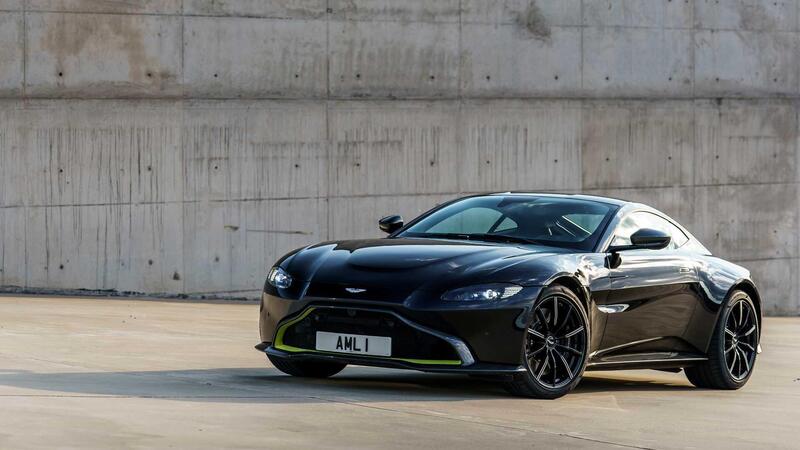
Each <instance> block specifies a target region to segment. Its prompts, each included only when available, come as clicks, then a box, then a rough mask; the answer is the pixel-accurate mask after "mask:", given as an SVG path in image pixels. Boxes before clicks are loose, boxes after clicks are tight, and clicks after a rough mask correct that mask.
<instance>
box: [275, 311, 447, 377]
mask: <svg viewBox="0 0 800 450" xmlns="http://www.w3.org/2000/svg"><path fill="white" fill-rule="evenodd" d="M315 309H317V308H308V309H306V310H305V311H303V313H302V314H300V315H299V316H297V317H295V318H294V319H291V320H289V321H288V322H286V323H284V324H282V325H281V326H280V327H278V331H277V332H276V333H275V343H274V344H273V347H275V348H276V349H278V350H282V351H284V352H289V353H316V354H322V355H335V356H343V355H344V356H346V355H351V356H358V357H359V358H371V359H388V360H392V361H402V362H406V363H411V364H419V365H426V366H460V365H461V360H458V359H414V358H392V357H388V358H383V357H376V356H371V355H357V354H352V353H338V352H326V351H322V350H312V349H307V348H300V347H294V346H291V345H286V344H284V343H283V335H284V334H285V333H286V330H287V329H288V328H289V327H290V326H292V325H294V324H296V323H298V322H300V321H302V320H303V319H305V318H306V317H308V315H309V314H311V312H312V311H314V310H315Z"/></svg>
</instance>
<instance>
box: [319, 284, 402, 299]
mask: <svg viewBox="0 0 800 450" xmlns="http://www.w3.org/2000/svg"><path fill="white" fill-rule="evenodd" d="M347 288H356V289H358V290H359V291H357V292H350V291H348V290H347ZM362 289H363V291H361V290H362ZM411 291H412V289H409V288H397V287H391V288H387V287H384V286H362V285H353V286H350V285H344V284H334V283H317V282H314V283H311V284H310V285H309V286H308V290H307V291H306V294H305V295H306V297H319V298H337V299H359V300H380V301H384V302H402V301H403V300H405V299H406V297H408V295H409V294H411Z"/></svg>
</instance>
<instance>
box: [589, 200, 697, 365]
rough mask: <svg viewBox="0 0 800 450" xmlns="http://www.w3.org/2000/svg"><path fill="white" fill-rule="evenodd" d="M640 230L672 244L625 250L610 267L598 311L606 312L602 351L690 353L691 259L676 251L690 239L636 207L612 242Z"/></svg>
mask: <svg viewBox="0 0 800 450" xmlns="http://www.w3.org/2000/svg"><path fill="white" fill-rule="evenodd" d="M640 228H652V229H657V230H661V231H664V232H666V233H667V234H669V235H670V237H671V239H672V240H671V242H670V244H669V245H668V246H667V247H666V248H664V249H662V250H629V251H623V252H621V253H620V257H621V263H620V265H619V266H618V267H616V268H613V269H611V271H610V278H611V290H610V292H609V295H608V297H607V299H606V300H605V301H604V304H603V305H600V310H601V311H603V312H605V313H606V314H608V320H607V325H606V329H605V334H604V336H603V342H602V345H601V348H602V350H601V352H600V353H602V354H604V355H625V354H639V353H657V352H692V351H693V348H692V347H691V346H689V345H688V344H686V342H685V341H684V340H683V336H684V332H685V331H686V327H687V325H688V323H689V320H690V319H691V316H692V313H693V312H694V309H695V307H696V305H697V302H698V301H699V297H698V295H697V294H696V290H695V289H696V286H697V281H698V280H697V269H696V267H695V264H694V259H693V258H692V257H691V256H690V255H689V254H688V253H685V252H682V251H681V250H680V247H681V246H683V245H684V244H685V243H686V242H687V241H688V240H689V238H688V237H687V236H686V235H685V234H684V233H683V231H681V230H680V228H678V227H676V226H675V225H673V224H672V223H671V222H670V221H668V220H667V219H665V218H663V217H661V216H659V215H656V214H654V213H651V212H646V211H638V212H633V213H631V214H629V215H628V216H627V217H625V218H624V219H623V220H622V221H621V222H620V224H619V226H618V227H617V230H615V233H614V239H613V240H612V243H611V245H627V244H630V236H631V234H633V233H634V232H635V231H636V230H639V229H640Z"/></svg>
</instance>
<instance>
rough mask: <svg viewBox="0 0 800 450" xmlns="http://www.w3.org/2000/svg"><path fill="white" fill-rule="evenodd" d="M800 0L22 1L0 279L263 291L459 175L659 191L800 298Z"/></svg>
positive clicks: (425, 203)
mask: <svg viewBox="0 0 800 450" xmlns="http://www.w3.org/2000/svg"><path fill="white" fill-rule="evenodd" d="M799 8H800V0H784V1H777V2H775V1H761V0H605V1H599V0H549V1H545V0H538V1H530V0H430V1H425V0H407V1H402V2H398V1H392V0H382V1H379V0H371V1H370V0H274V1H266V0H182V1H181V0H143V1H138V2H109V1H99V0H98V1H88V0H59V1H54V0H51V1H43V0H0V285H2V286H4V288H5V289H9V288H13V287H20V288H24V289H28V290H39V289H45V290H67V289H78V288H83V289H110V290H119V291H136V292H144V293H150V294H156V293H164V294H190V295H209V296H231V295H233V296H255V295H257V291H258V289H259V288H260V286H261V284H262V283H263V278H264V276H265V273H266V271H267V269H268V267H269V266H270V265H271V263H272V262H273V261H274V260H275V259H276V258H277V257H279V256H280V255H281V254H283V253H284V252H286V251H288V250H291V249H293V248H296V247H299V246H302V245H306V244H309V243H313V242H316V241H320V240H324V239H341V238H352V237H366V236H378V235H380V233H379V232H378V231H377V227H376V226H375V220H376V219H377V218H378V217H380V216H382V215H385V214H388V213H394V212H399V213H401V214H403V215H405V216H408V217H410V216H414V215H415V214H417V213H419V212H422V211H424V210H426V209H428V208H429V207H431V206H433V205H434V204H436V203H438V202H441V201H442V200H445V199H449V198H451V197H453V196H456V195H460V194H465V193H473V192H483V191H503V190H509V189H519V190H547V191H567V192H589V193H596V194H607V195H613V196H619V197H623V198H627V199H631V200H638V201H643V202H646V203H649V204H652V205H654V206H656V207H658V208H660V209H662V210H663V211H665V212H667V213H669V214H672V215H673V216H674V217H676V218H677V219H678V220H679V221H681V222H682V223H683V224H684V225H686V226H687V227H689V228H690V229H691V230H692V231H693V232H694V233H695V234H696V235H697V236H698V237H699V238H700V239H701V240H702V241H703V242H704V243H705V244H706V245H707V246H708V247H709V248H710V249H711V250H712V251H713V252H715V253H716V254H719V255H721V256H723V257H727V258H730V259H732V260H734V261H737V262H740V263H742V264H743V265H745V266H747V267H749V268H750V269H751V270H752V271H753V273H754V276H755V278H756V280H757V282H758V283H759V284H760V286H761V288H762V290H763V294H764V297H765V302H766V307H765V310H766V311H767V312H768V313H771V314H789V315H797V314H800V302H798V297H799V296H800V239H798V229H799V228H800V227H798V221H799V220H800V219H799V218H798V215H799V214H800V200H799V199H798V197H799V196H798V181H800V168H798V162H797V161H798V130H799V129H800V122H799V119H798V112H799V111H800V104H798V102H797V99H798V98H800V61H798V58H800V52H798V49H800V46H799V45H798V44H799V43H800V42H798V41H799V40H800V22H799V20H800V17H798V9H799Z"/></svg>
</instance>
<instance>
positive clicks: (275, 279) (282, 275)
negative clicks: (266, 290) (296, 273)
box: [267, 267, 292, 289]
mask: <svg viewBox="0 0 800 450" xmlns="http://www.w3.org/2000/svg"><path fill="white" fill-rule="evenodd" d="M267 281H268V282H269V284H271V285H272V286H274V287H276V288H278V289H287V288H288V287H289V286H291V285H292V276H291V275H289V274H288V273H287V272H286V271H285V270H283V269H282V268H280V267H273V268H272V270H270V271H269V275H268V276H267Z"/></svg>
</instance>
